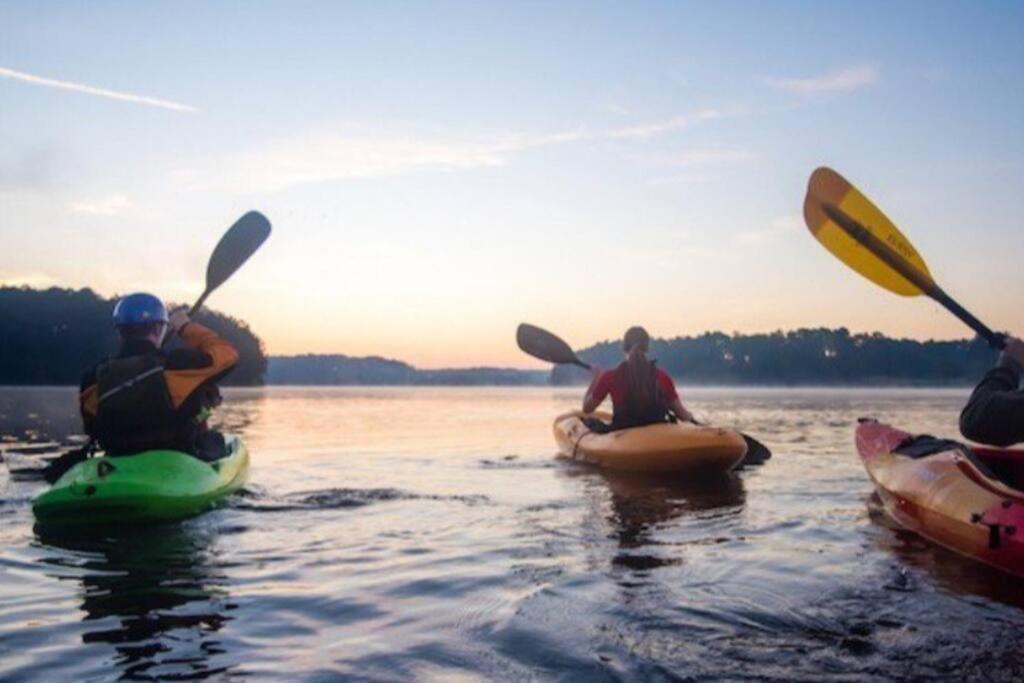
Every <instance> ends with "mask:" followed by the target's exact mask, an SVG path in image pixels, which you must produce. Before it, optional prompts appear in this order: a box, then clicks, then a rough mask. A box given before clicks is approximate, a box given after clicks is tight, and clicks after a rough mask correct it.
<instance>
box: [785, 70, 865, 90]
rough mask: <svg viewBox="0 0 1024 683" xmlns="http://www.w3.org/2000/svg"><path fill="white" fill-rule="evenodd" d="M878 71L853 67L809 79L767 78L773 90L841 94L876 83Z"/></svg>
mask: <svg viewBox="0 0 1024 683" xmlns="http://www.w3.org/2000/svg"><path fill="white" fill-rule="evenodd" d="M878 77H879V73H878V69H877V68H876V67H873V66H853V67H849V68H846V69H839V70H838V71H831V72H829V73H827V74H823V75H821V76H812V77H810V78H768V79H766V82H767V83H768V85H770V86H772V87H773V88H778V89H779V90H786V91H788V92H794V93H800V94H812V93H822V92H842V91H848V90H856V89H858V88H864V87H867V86H869V85H874V84H875V83H877V82H878Z"/></svg>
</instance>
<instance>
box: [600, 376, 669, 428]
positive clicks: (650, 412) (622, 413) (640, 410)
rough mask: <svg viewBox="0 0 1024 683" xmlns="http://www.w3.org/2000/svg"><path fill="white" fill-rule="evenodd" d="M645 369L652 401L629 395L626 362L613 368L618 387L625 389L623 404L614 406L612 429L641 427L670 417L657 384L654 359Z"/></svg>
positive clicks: (665, 420) (666, 403)
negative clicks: (647, 373) (650, 388)
mask: <svg viewBox="0 0 1024 683" xmlns="http://www.w3.org/2000/svg"><path fill="white" fill-rule="evenodd" d="M647 371H648V372H649V373H650V374H649V376H648V381H649V382H650V383H651V386H652V389H653V391H652V394H651V395H652V396H653V399H654V400H653V401H650V400H647V401H645V400H643V399H641V398H640V397H638V396H631V395H630V394H629V379H628V377H629V375H628V373H629V368H628V367H627V364H626V363H620V364H619V367H617V368H615V373H616V381H617V382H618V384H619V386H620V387H624V388H625V389H626V397H625V401H623V405H617V406H615V412H614V415H613V416H612V429H629V428H630V427H642V426H644V425H649V424H657V423H658V422H667V421H668V420H670V419H671V418H670V415H669V411H668V402H667V401H666V400H665V396H664V394H663V393H662V391H661V387H660V386H659V385H658V370H657V368H656V367H655V361H650V362H649V364H648V367H647Z"/></svg>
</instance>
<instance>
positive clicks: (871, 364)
mask: <svg viewBox="0 0 1024 683" xmlns="http://www.w3.org/2000/svg"><path fill="white" fill-rule="evenodd" d="M113 305H114V300H112V299H105V298H103V297H100V296H99V295H97V294H96V293H95V292H93V291H92V290H89V289H80V290H71V289H59V288H51V289H46V290H35V289H30V288H26V287H0V384H6V385H12V384H14V385H17V384H26V385H42V384H77V382H78V379H79V377H80V376H81V373H82V371H83V370H84V369H86V368H88V367H90V366H91V365H93V364H94V363H96V362H97V361H98V360H99V359H101V358H103V357H105V356H107V355H109V354H111V353H113V352H114V351H115V350H116V348H117V337H116V333H115V331H114V329H113V328H112V326H111V323H110V317H111V311H112V309H113ZM197 319H198V321H199V322H201V323H202V324H204V325H207V326H209V327H211V328H213V329H214V330H216V331H217V332H218V333H219V334H221V335H222V336H224V337H226V338H227V339H228V340H229V341H231V342H232V343H233V344H234V345H235V346H236V348H238V349H239V353H240V355H241V360H240V362H239V365H238V366H237V367H236V368H235V370H234V371H233V372H232V373H231V375H230V376H229V377H228V380H227V382H226V383H227V384H233V385H243V386H256V385H262V384H264V383H266V384H291V385H317V386H325V385H333V386H348V385H351V386H374V385H442V386H481V385H501V386H520V385H536V386H542V385H545V384H559V385H564V384H576V383H581V382H583V381H585V380H586V379H587V377H588V375H587V373H585V372H584V371H583V370H580V369H579V368H575V367H570V366H561V367H557V368H555V369H554V370H553V371H552V372H548V371H546V370H519V369H515V368H492V367H481V368H447V369H433V370H424V369H419V368H416V367H414V366H412V365H410V364H408V363H404V362H402V361H399V360H393V359H388V358H382V357H377V356H370V357H353V356H346V355H342V354H305V355H297V356H277V357H268V356H267V355H266V353H265V351H264V347H263V342H262V341H261V340H260V338H259V337H258V336H257V335H256V334H255V332H253V331H252V330H251V329H250V328H249V326H248V325H247V324H246V323H245V322H243V321H241V320H237V319H235V318H232V317H231V316H228V315H224V314H222V313H218V312H215V311H209V310H207V309H204V310H203V312H202V313H201V314H200V315H199V316H198V318H197ZM509 340H510V341H509V343H510V344H511V343H513V342H512V332H511V331H510V333H509ZM579 355H580V357H581V358H583V359H584V360H586V361H588V362H590V363H597V364H599V365H601V366H603V367H612V366H614V365H616V364H618V363H619V362H620V361H621V360H622V352H621V349H620V345H619V342H618V341H617V340H613V341H603V342H600V343H597V344H594V345H592V346H590V347H588V348H585V349H583V350H581V351H580V352H579ZM651 357H652V358H655V359H657V361H658V364H659V366H660V367H662V368H663V369H665V370H666V371H667V372H668V373H669V374H671V375H672V376H673V377H675V378H676V379H677V380H678V381H679V382H681V383H684V384H708V385H713V384H719V385H762V386H809V385H814V386H894V385H895V386H966V385H970V384H973V383H975V382H976V381H977V380H978V378H980V377H981V375H982V374H984V372H985V371H986V370H988V368H990V367H991V366H992V363H993V362H994V361H995V358H996V354H995V352H994V351H992V350H991V349H989V348H988V347H987V346H986V345H985V344H984V342H982V341H981V340H978V339H973V340H966V339H964V340H954V341H923V342H922V341H917V340H913V339H893V338H890V337H886V336H885V335H882V334H879V333H873V334H854V333H851V332H850V331H848V330H846V329H845V328H839V329H826V328H818V329H799V330H793V331H790V332H781V331H780V332H774V333H770V334H738V333H736V334H731V335H728V334H724V333H721V332H709V333H706V334H701V335H696V336H690V337H676V338H673V339H655V340H653V341H652V343H651Z"/></svg>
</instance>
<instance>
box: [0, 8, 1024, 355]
mask: <svg viewBox="0 0 1024 683" xmlns="http://www.w3.org/2000/svg"><path fill="white" fill-rule="evenodd" d="M1022 39H1024V4H1021V3H1009V2H997V3H940V2H927V3H925V2H920V3H918V2H906V3H899V4H897V5H895V6H890V4H889V3H838V2H835V3H814V2H806V3H804V2H801V3H795V2H786V3H783V2H776V3H728V2H715V3H643V4H636V3H629V4H627V3H616V4H612V3H592V2H587V3H558V4H553V3H519V2H517V3H507V4H504V5H498V4H496V3H490V4H485V3H430V4H427V3H335V2H331V3H217V4H211V3H127V2H125V3H115V2H106V3H88V4H87V3H78V4H71V3H68V4H56V3H45V4H44V3H10V2H0V281H3V282H7V283H19V282H23V283H29V284H35V285H49V284H57V285H61V286H70V287H82V286H90V287H93V288H94V289H96V290H97V291H99V292H101V293H103V294H107V295H111V294H114V293H118V292H127V291H131V290H137V289H148V290H151V291H154V292H155V293H157V294H159V295H161V296H163V297H165V298H168V299H173V300H179V301H183V300H187V299H190V298H192V297H194V296H196V295H197V294H198V290H199V289H201V287H202V284H201V278H202V274H203V271H204V267H205V259H206V256H207V254H208V253H209V250H210V249H211V248H212V246H213V244H214V243H215V242H216V240H217V238H218V237H219V235H220V233H221V232H222V231H223V229H224V228H226V227H227V225H229V224H230V223H231V222H232V221H233V220H234V219H235V218H236V217H237V216H238V215H240V214H241V213H242V212H244V211H245V210H247V209H249V208H258V209H260V210H262V211H264V212H265V213H266V214H267V215H268V216H269V217H270V218H271V220H272V221H273V222H274V224H275V234H274V236H273V238H272V240H271V241H270V242H268V244H267V245H266V246H265V247H264V250H263V252H261V253H260V254H259V255H258V257H256V258H255V259H254V260H253V261H252V262H251V263H250V264H249V265H247V266H246V269H245V270H244V271H242V272H241V273H240V274H239V275H238V276H237V279H236V280H233V281H232V282H231V283H229V284H228V285H226V286H225V287H224V288H223V290H221V291H218V292H217V293H216V294H215V295H214V298H213V300H212V301H211V304H212V305H213V306H214V307H215V308H219V309H221V310H225V311H227V312H230V313H232V314H234V315H236V316H239V317H242V318H244V319H246V320H248V321H249V322H250V323H251V324H252V325H253V327H254V328H255V329H256V331H257V332H258V333H260V334H261V336H262V337H263V338H264V339H265V341H266V342H267V344H268V347H269V350H270V351H271V352H275V353H295V352H303V351H314V352H342V353H350V354H370V353H378V354H383V355H389V356H396V357H400V358H403V359H406V360H409V361H412V362H414V363H418V364H421V365H424V366H439V365H452V364H456V365H465V364H514V365H524V366H528V365H529V363H530V361H529V360H527V359H525V358H523V357H522V356H521V354H519V352H518V351H517V350H516V349H515V346H514V343H513V332H514V329H515V325H516V324H517V323H518V322H520V321H523V320H526V321H531V322H534V323H537V324H541V325H545V326H547V327H550V328H552V329H554V330H556V331H558V332H559V333H560V334H562V335H563V336H565V337H567V338H568V339H569V340H570V341H572V342H574V343H575V344H577V345H585V344H589V343H590V342H592V341H595V340H598V339H605V338H613V337H617V336H619V335H620V334H621V332H622V330H624V329H625V328H626V327H627V326H628V325H630V324H634V323H641V324H644V325H646V326H647V327H648V328H649V329H650V330H651V331H652V332H653V333H654V334H657V335H660V336H674V335H678V334H691V333H695V332H701V331H704V330H707V329H722V330H725V331H733V330H738V331H765V330H773V329H777V328H783V329H788V328H792V327H798V326H807V325H813V326H817V325H829V326H838V325H845V326H847V327H850V328H851V329H853V330H856V331H861V330H876V329H878V330H882V331H884V332H886V333H889V334H894V335H900V336H911V337H919V338H926V337H941V338H950V337H959V336H965V335H966V333H967V332H966V328H964V327H963V326H962V325H961V323H959V322H958V321H956V320H955V319H953V318H952V317H951V316H949V315H948V314H946V313H945V312H944V311H942V310H941V309H939V308H938V307H937V306H936V305H934V304H932V303H930V302H927V301H924V300H905V299H899V298H897V297H893V296H892V295H890V294H887V293H885V292H883V291H881V290H875V289H873V288H872V286H871V285H869V284H868V283H866V282H863V281H861V280H860V279H858V278H857V276H855V275H854V274H852V273H850V272H848V271H846V270H844V268H843V267H842V266H841V265H839V264H838V263H836V262H835V261H834V260H833V259H832V257H831V256H829V255H828V254H827V253H826V252H825V251H824V250H822V249H821V247H820V246H818V245H817V244H816V243H815V242H814V241H813V240H812V239H811V238H810V237H809V235H808V234H807V231H806V229H805V228H804V227H803V225H802V222H801V220H800V211H801V206H802V201H803V193H804V189H805V186H806V181H807V177H808V176H809V174H810V172H811V171H812V170H813V169H814V168H815V167H816V166H819V165H829V166H832V167H833V168H836V169H837V170H839V171H840V172H841V173H843V174H844V175H846V176H847V177H848V178H850V179H851V180H852V181H853V182H855V183H856V184H857V185H858V186H859V187H860V188H861V189H862V190H863V191H864V192H865V193H866V194H868V196H870V197H872V198H873V199H874V200H875V202H876V203H877V204H879V206H881V207H882V208H883V209H884V210H885V211H886V212H887V213H888V214H889V215H890V217H891V218H893V219H894V220H895V222H896V223H897V224H898V225H899V226H900V227H901V228H902V229H903V230H904V232H905V233H907V234H908V236H910V237H911V239H912V240H913V241H914V242H915V244H917V246H918V247H919V249H920V251H921V252H922V253H923V254H924V255H925V257H926V259H927V260H928V262H929V265H930V267H931V269H932V272H933V274H934V275H935V276H936V278H937V279H938V281H939V282H940V284H942V285H943V286H944V287H945V288H946V290H947V291H949V292H950V293H951V294H952V295H953V296H955V297H957V298H958V299H960V300H961V302H962V303H963V304H964V305H966V306H967V307H968V308H971V309H972V310H973V311H974V312H975V313H977V314H978V315H979V317H981V318H982V319H983V320H985V321H986V322H988V323H989V324H990V325H991V326H993V327H996V328H1001V329H1010V330H1016V331H1017V332H1018V333H1019V334H1024V316H1022V315H1021V306H1020V300H1021V296H1022V294H1024V274H1022V269H1021V267H1020V261H1021V254H1022V247H1024V231H1022V229H1021V228H1022V227H1024V221H1022V219H1021V218H1020V210H1019V208H1018V206H1017V203H1018V196H1019V194H1020V188H1021V187H1022V181H1024V137H1022V132H1021V125H1020V121H1022V120H1024V90H1022V88H1020V84H1019V81H1020V73H1021V69H1022V68H1024V40H1022Z"/></svg>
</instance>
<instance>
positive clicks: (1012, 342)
mask: <svg viewBox="0 0 1024 683" xmlns="http://www.w3.org/2000/svg"><path fill="white" fill-rule="evenodd" d="M1003 353H1005V354H1006V355H1007V356H1009V357H1010V358H1012V359H1013V360H1015V361H1017V364H1018V365H1020V366H1021V367H1024V341H1021V340H1020V339H1017V338H1016V337H1007V338H1006V348H1004V349H1003Z"/></svg>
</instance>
